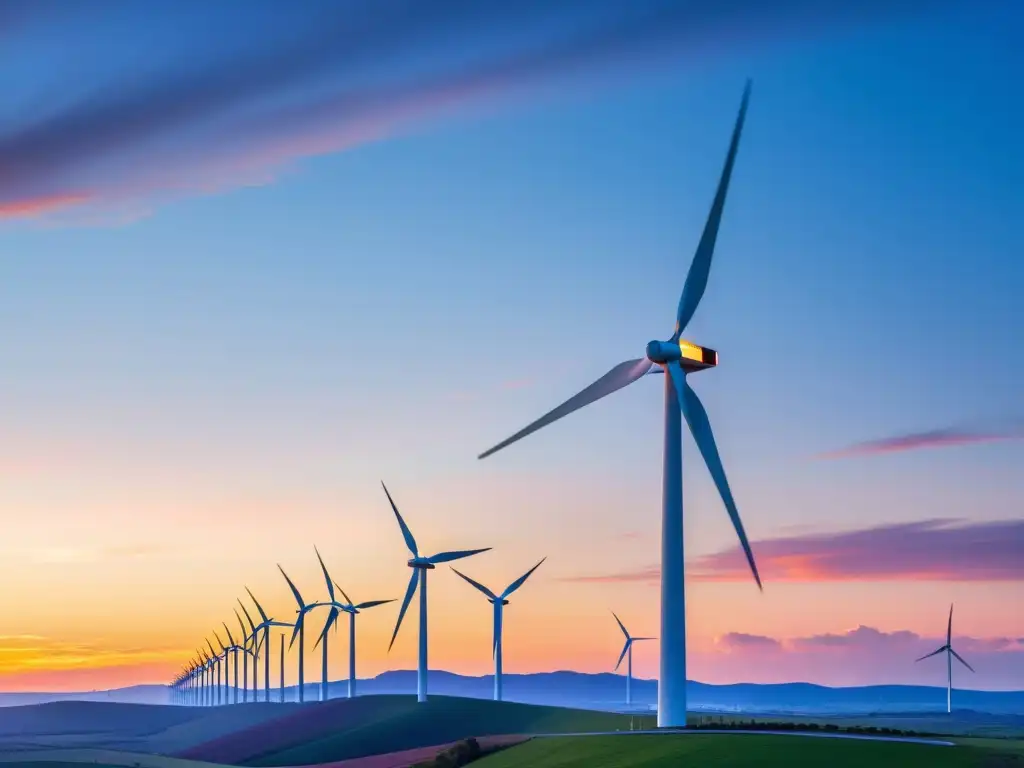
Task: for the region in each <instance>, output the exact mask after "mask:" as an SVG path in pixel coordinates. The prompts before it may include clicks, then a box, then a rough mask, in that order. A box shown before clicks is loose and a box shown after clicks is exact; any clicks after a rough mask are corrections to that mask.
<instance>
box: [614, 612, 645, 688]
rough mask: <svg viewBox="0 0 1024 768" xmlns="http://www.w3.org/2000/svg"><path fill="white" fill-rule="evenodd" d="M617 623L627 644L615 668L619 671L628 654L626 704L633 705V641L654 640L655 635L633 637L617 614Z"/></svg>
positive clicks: (623, 647)
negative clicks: (624, 657)
mask: <svg viewBox="0 0 1024 768" xmlns="http://www.w3.org/2000/svg"><path fill="white" fill-rule="evenodd" d="M612 616H615V611H612ZM615 623H617V624H618V625H619V629H621V630H622V634H624V635H625V636H626V644H625V645H624V646H622V653H620V654H619V660H618V661H617V662H615V669H616V671H618V669H619V666H620V665H621V664H622V657H623V656H628V657H629V658H628V659H627V661H626V706H627V707H631V706H633V685H632V684H633V643H639V642H640V641H641V640H654V638H653V637H632V636H631V635H630V634H629V632H627V631H626V627H625V625H623V623H622V621H620V620H619V617H618V616H615Z"/></svg>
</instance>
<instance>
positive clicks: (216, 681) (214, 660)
mask: <svg viewBox="0 0 1024 768" xmlns="http://www.w3.org/2000/svg"><path fill="white" fill-rule="evenodd" d="M206 644H207V645H208V646H210V664H211V665H212V666H213V670H214V673H215V674H216V677H214V676H213V675H210V685H211V686H213V690H212V691H211V692H210V693H211V695H210V704H211V705H213V706H217V705H219V704H220V657H219V656H218V655H217V652H216V651H215V650H213V643H211V642H210V638H206Z"/></svg>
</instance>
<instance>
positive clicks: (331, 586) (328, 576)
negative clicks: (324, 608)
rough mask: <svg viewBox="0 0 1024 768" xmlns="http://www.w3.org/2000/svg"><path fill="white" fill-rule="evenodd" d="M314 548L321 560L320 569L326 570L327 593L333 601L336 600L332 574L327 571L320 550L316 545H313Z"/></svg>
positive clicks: (317, 557) (318, 558)
mask: <svg viewBox="0 0 1024 768" xmlns="http://www.w3.org/2000/svg"><path fill="white" fill-rule="evenodd" d="M313 550H314V551H315V552H316V559H317V560H319V561H320V569H321V570H322V571H323V572H324V581H326V582H327V594H328V595H330V596H331V602H332V603H333V602H334V582H333V581H331V574H329V573H328V572H327V566H326V565H324V559H323V558H322V557H320V550H319V549H317V547H316V545H314V546H313Z"/></svg>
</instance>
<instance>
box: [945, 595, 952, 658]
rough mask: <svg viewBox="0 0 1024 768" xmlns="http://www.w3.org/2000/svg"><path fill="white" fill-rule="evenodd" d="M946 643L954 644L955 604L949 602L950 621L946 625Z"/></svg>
mask: <svg viewBox="0 0 1024 768" xmlns="http://www.w3.org/2000/svg"><path fill="white" fill-rule="evenodd" d="M946 645H948V646H950V647H951V649H952V645H953V604H952V603H950V604H949V623H948V624H947V625H946Z"/></svg>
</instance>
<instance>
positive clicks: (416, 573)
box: [388, 568, 420, 651]
mask: <svg viewBox="0 0 1024 768" xmlns="http://www.w3.org/2000/svg"><path fill="white" fill-rule="evenodd" d="M419 579H420V569H419V568H413V569H412V576H411V577H410V578H409V587H408V589H406V590H405V599H404V600H402V609H401V610H400V611H399V612H398V621H397V622H395V631H394V632H393V633H392V635H391V642H390V643H388V651H390V650H391V646H393V645H394V644H395V638H396V637H398V628H399V627H401V626H402V618H403V617H404V616H405V612H406V610H408V608H409V602H410V601H411V600H412V596H413V594H414V593H415V592H416V585H417V584H418V583H419Z"/></svg>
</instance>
